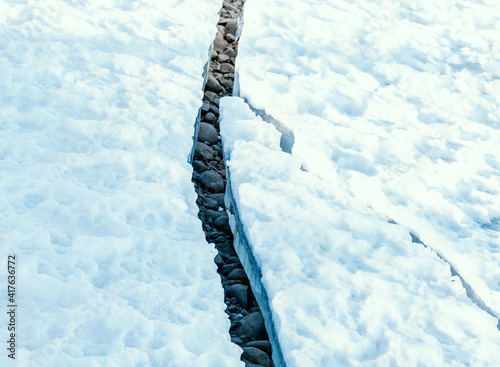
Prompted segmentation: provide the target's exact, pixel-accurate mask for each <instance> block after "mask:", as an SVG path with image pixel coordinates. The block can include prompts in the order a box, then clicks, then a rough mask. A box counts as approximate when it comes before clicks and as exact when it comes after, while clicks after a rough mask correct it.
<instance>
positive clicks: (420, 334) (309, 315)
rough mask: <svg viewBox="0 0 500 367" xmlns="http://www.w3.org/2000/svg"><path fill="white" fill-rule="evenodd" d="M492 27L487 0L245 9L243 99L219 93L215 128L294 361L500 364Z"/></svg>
mask: <svg viewBox="0 0 500 367" xmlns="http://www.w3.org/2000/svg"><path fill="white" fill-rule="evenodd" d="M499 24H500V8H499V7H498V6H497V4H496V2H494V1H482V2H480V3H477V2H473V1H469V0H462V1H458V2H457V1H451V0H445V1H440V2H435V1H426V0H424V1H420V2H418V4H416V3H414V2H410V1H401V2H396V3H395V2H390V1H381V2H371V1H364V0H357V1H337V0H335V1H333V0H327V1H305V0H287V1H284V0H277V1H273V2H271V3H269V2H264V1H262V0H252V1H249V2H248V3H247V4H246V5H245V27H244V29H243V32H242V36H241V39H240V44H239V53H238V59H237V65H236V69H237V75H238V93H239V95H240V96H241V97H242V98H244V100H245V101H248V103H249V104H250V106H248V105H246V104H245V103H244V101H243V100H241V99H236V98H233V99H224V100H223V101H222V103H221V112H222V122H221V126H222V135H223V141H224V144H225V147H224V149H225V156H226V158H227V159H229V162H228V169H229V172H230V177H231V189H232V192H233V194H234V200H235V202H236V203H237V206H238V208H239V213H240V216H241V221H242V226H243V228H245V233H244V235H245V236H246V237H247V238H248V240H249V242H250V244H251V246H252V250H253V256H255V258H256V261H257V265H258V267H260V269H257V270H259V271H261V272H262V274H263V277H262V282H263V285H264V287H265V288H266V289H267V294H268V296H269V302H270V303H271V306H272V307H271V312H272V315H268V316H272V317H273V318H274V320H275V325H276V329H277V332H278V336H279V340H280V342H281V346H282V349H283V354H284V358H285V361H286V363H287V366H288V367H293V366H301V367H304V366H332V365H353V366H356V365H381V366H385V365H419V364H421V365H429V366H443V365H450V366H462V365H471V366H491V365H498V364H499V363H500V356H499V355H498V352H497V351H498V349H499V348H500V332H499V330H498V329H497V323H498V318H499V317H500V240H499V234H500V226H499V222H500V219H499V218H500V153H499V148H498V147H499V146H500V120H499V116H500V103H499V99H498V96H499V95H500V74H499V70H500V57H499V55H500V43H499V41H498V40H499V39H500V26H499ZM249 107H251V108H252V109H253V110H254V111H257V110H263V111H265V114H267V115H269V116H272V117H273V118H274V119H276V120H277V121H279V122H280V124H282V125H283V126H285V127H286V128H287V129H289V130H290V131H291V132H292V133H293V136H294V142H293V148H292V154H287V153H286V152H283V151H282V150H281V149H280V139H281V134H280V133H279V132H278V131H277V130H276V129H275V128H274V126H273V125H272V124H268V123H266V122H263V121H262V120H261V118H260V117H257V116H255V114H254V113H253V112H252V110H251V109H250V108H249ZM396 223H397V224H396ZM410 233H411V234H412V235H410ZM412 237H418V238H419V239H420V240H421V241H422V242H423V243H424V244H425V245H426V246H427V247H426V246H423V244H421V243H418V241H417V242H412ZM450 267H452V268H453V272H456V273H458V274H459V275H460V277H461V278H462V279H463V280H464V282H465V284H467V285H468V286H469V287H470V289H469V290H468V292H469V293H470V294H472V292H473V293H475V295H476V296H477V299H476V300H474V301H475V302H476V303H473V302H472V300H471V299H469V298H468V297H467V294H466V290H465V289H464V287H463V286H462V282H461V280H460V277H459V276H458V275H455V274H452V271H451V268H450ZM478 304H479V305H484V307H479V306H478ZM487 310H489V312H490V313H491V314H492V315H493V316H492V315H490V314H489V313H488V312H486V311H487Z"/></svg>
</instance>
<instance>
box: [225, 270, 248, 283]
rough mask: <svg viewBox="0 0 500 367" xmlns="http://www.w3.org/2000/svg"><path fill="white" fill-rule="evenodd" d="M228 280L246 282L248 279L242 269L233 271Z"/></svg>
mask: <svg viewBox="0 0 500 367" xmlns="http://www.w3.org/2000/svg"><path fill="white" fill-rule="evenodd" d="M227 279H228V280H244V281H246V280H248V277H247V275H246V273H245V270H243V269H234V270H233V271H231V272H230V273H229V275H228V276H227Z"/></svg>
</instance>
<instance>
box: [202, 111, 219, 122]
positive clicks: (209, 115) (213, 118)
mask: <svg viewBox="0 0 500 367" xmlns="http://www.w3.org/2000/svg"><path fill="white" fill-rule="evenodd" d="M203 120H204V121H206V122H208V123H214V122H215V121H216V120H217V116H215V115H214V114H213V113H212V112H208V113H207V114H206V115H205V117H203Z"/></svg>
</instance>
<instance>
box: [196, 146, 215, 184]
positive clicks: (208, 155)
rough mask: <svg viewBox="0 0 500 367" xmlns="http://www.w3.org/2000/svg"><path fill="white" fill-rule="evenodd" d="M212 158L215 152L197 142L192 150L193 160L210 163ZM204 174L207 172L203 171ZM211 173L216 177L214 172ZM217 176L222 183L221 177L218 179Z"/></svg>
mask: <svg viewBox="0 0 500 367" xmlns="http://www.w3.org/2000/svg"><path fill="white" fill-rule="evenodd" d="M214 157H215V152H214V150H213V149H212V148H211V147H209V146H208V145H206V144H205V143H201V142H198V143H197V144H196V148H195V149H194V158H199V159H204V160H207V161H211V160H212V159H214ZM205 172H207V171H205ZM205 172H203V173H205ZM212 172H214V173H215V174H216V175H217V173H216V172H215V171H212ZM202 176H203V174H202ZM217 176H218V177H219V178H220V179H221V181H222V177H220V176H219V175H217ZM200 179H201V178H200ZM219 192H220V191H219Z"/></svg>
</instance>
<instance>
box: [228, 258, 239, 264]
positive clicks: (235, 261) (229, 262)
mask: <svg viewBox="0 0 500 367" xmlns="http://www.w3.org/2000/svg"><path fill="white" fill-rule="evenodd" d="M226 264H241V262H240V259H239V257H238V256H231V257H230V258H229V259H227V260H226Z"/></svg>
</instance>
